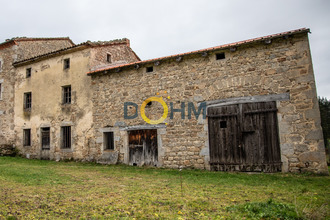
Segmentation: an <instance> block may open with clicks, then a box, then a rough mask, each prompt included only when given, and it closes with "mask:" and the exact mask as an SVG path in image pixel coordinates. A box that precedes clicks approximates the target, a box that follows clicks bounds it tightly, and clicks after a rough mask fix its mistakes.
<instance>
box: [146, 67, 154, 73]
mask: <svg viewBox="0 0 330 220" xmlns="http://www.w3.org/2000/svg"><path fill="white" fill-rule="evenodd" d="M146 71H147V73H151V72H153V71H154V67H153V66H148V67H147V68H146Z"/></svg>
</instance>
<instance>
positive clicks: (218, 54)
mask: <svg viewBox="0 0 330 220" xmlns="http://www.w3.org/2000/svg"><path fill="white" fill-rule="evenodd" d="M215 57H216V60H223V59H225V53H217V54H215Z"/></svg>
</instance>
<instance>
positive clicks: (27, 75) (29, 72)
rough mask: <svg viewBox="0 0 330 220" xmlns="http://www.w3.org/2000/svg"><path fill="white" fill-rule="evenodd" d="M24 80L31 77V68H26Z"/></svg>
mask: <svg viewBox="0 0 330 220" xmlns="http://www.w3.org/2000/svg"><path fill="white" fill-rule="evenodd" d="M25 73H26V75H25V76H26V78H30V77H31V76H32V68H26V72H25Z"/></svg>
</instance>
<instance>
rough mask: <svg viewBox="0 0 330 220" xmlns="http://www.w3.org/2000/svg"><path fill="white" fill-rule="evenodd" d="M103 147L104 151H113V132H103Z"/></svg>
mask: <svg viewBox="0 0 330 220" xmlns="http://www.w3.org/2000/svg"><path fill="white" fill-rule="evenodd" d="M103 145H104V149H105V150H113V149H114V140H113V132H104V133H103Z"/></svg>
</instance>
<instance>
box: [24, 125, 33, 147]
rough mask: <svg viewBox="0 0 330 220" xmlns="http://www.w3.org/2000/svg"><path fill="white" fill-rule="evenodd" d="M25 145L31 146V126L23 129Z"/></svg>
mask: <svg viewBox="0 0 330 220" xmlns="http://www.w3.org/2000/svg"><path fill="white" fill-rule="evenodd" d="M23 146H24V147H29V146H31V128H26V129H23Z"/></svg>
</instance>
